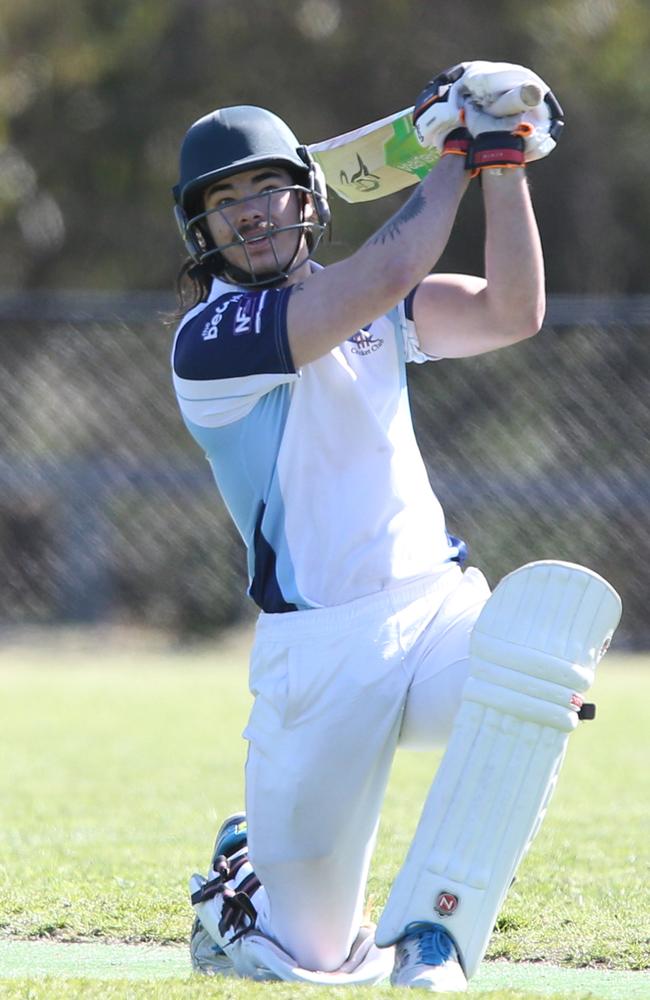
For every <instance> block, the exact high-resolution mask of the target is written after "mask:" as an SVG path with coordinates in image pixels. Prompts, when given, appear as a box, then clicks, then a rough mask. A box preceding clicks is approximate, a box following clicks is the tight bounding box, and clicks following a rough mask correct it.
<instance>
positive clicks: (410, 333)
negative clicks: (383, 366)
mask: <svg viewBox="0 0 650 1000" xmlns="http://www.w3.org/2000/svg"><path fill="white" fill-rule="evenodd" d="M418 288H419V285H416V286H415V288H413V289H412V290H411V291H410V292H409V293H408V295H407V296H406V298H405V299H404V301H403V302H400V304H399V306H398V315H399V321H400V327H401V330H402V338H403V341H404V356H405V359H406V361H413V362H415V364H417V365H421V364H423V363H424V362H425V361H441V360H442V359H441V358H440V357H438V356H437V355H435V354H425V353H424V351H423V350H422V348H421V347H420V341H419V339H418V334H417V330H416V328H415V321H414V319H413V299H414V298H415V293H416V292H417V290H418Z"/></svg>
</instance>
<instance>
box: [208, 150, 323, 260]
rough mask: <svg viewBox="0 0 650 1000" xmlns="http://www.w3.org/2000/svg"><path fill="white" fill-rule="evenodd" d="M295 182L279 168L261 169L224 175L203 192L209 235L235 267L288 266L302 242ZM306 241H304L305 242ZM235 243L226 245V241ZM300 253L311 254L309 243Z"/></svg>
mask: <svg viewBox="0 0 650 1000" xmlns="http://www.w3.org/2000/svg"><path fill="white" fill-rule="evenodd" d="M294 183H295V182H294V181H293V179H292V177H291V175H290V174H289V172H288V171H287V170H284V169H283V168H281V167H272V166H268V167H258V168H256V169H254V170H246V171H244V172H243V173H240V174H234V175H233V176H232V177H226V178H222V179H221V180H219V181H217V182H216V183H215V184H213V185H212V186H211V187H209V188H207V190H206V191H205V194H204V205H205V211H207V212H210V213H211V214H210V215H208V217H207V220H206V221H207V224H208V226H209V228H210V233H211V235H212V238H213V240H214V242H215V244H216V246H217V247H220V248H223V249H222V251H221V252H222V253H223V256H224V257H225V258H226V260H227V261H228V262H229V263H230V264H232V265H233V266H234V267H237V268H240V269H242V270H244V271H251V270H254V271H255V272H256V273H263V272H266V271H269V272H272V271H275V270H278V269H281V268H285V267H286V266H287V265H288V264H289V262H290V261H291V259H292V257H293V256H294V254H295V252H296V249H297V248H298V245H299V243H300V240H301V235H300V230H298V229H284V227H285V226H295V225H296V224H297V223H299V222H300V206H299V201H298V197H299V196H298V192H296V191H289V190H286V188H288V187H290V186H291V185H292V184H294ZM303 242H304V241H303ZM233 243H234V244H235V245H234V246H228V244H233ZM301 252H304V253H305V256H306V255H307V249H306V247H303V250H302V251H301Z"/></svg>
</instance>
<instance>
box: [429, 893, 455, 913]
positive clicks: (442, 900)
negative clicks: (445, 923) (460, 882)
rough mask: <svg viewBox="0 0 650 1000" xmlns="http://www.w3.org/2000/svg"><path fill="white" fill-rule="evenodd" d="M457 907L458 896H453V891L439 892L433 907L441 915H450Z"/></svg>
mask: <svg viewBox="0 0 650 1000" xmlns="http://www.w3.org/2000/svg"><path fill="white" fill-rule="evenodd" d="M457 908H458V896H454V894H453V892H441V893H440V895H439V896H438V898H437V900H436V905H435V907H434V909H435V911H436V913H439V914H440V916H441V917H450V916H451V914H452V913H453V912H454V910H456V909H457Z"/></svg>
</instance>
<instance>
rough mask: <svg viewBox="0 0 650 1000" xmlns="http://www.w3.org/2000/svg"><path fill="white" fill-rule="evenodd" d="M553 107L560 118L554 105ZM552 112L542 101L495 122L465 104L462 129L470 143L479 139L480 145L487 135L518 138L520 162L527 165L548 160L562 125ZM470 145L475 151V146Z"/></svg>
mask: <svg viewBox="0 0 650 1000" xmlns="http://www.w3.org/2000/svg"><path fill="white" fill-rule="evenodd" d="M548 93H549V94H550V91H549V92H548ZM551 96H552V95H551ZM553 100H554V99H553ZM555 106H556V107H557V110H558V112H559V114H561V112H560V108H559V105H557V102H555ZM553 110H554V109H553ZM553 110H552V105H551V103H550V102H549V103H547V102H546V101H543V102H542V103H541V104H538V105H536V106H535V107H533V108H528V109H527V110H526V111H523V112H521V113H520V114H517V115H507V116H506V117H500V118H497V117H495V116H494V115H492V114H489V113H488V112H487V111H485V110H484V109H483V108H481V107H480V106H479V105H478V104H476V103H474V101H471V100H468V101H466V103H465V108H464V112H465V125H466V127H467V129H468V131H469V132H470V134H471V135H472V137H473V138H474V139H477V138H478V137H479V136H482V137H483V142H486V141H487V140H488V133H497V132H498V133H503V132H507V133H510V134H512V135H514V136H518V137H520V138H521V139H522V140H523V154H524V162H525V163H531V162H532V161H533V160H541V159H543V157H545V156H548V154H549V153H552V152H553V150H554V149H555V147H556V145H557V140H558V138H559V134H560V131H561V129H562V127H563V125H564V122H562V121H560V118H559V114H558V115H557V116H555V115H554V114H553ZM493 138H494V136H493ZM472 145H473V147H475V146H476V143H473V144H472Z"/></svg>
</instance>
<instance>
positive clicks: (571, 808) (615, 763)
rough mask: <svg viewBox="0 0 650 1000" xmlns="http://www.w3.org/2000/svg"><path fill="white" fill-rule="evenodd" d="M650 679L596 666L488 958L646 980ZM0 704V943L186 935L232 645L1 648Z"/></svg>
mask: <svg viewBox="0 0 650 1000" xmlns="http://www.w3.org/2000/svg"><path fill="white" fill-rule="evenodd" d="M647 666H648V660H647V659H644V658H641V657H623V656H616V655H614V654H610V655H609V657H608V658H606V660H605V661H604V662H603V664H602V667H601V669H600V675H599V678H598V680H597V682H596V685H595V688H594V691H593V695H594V698H595V700H596V701H597V702H598V708H599V711H598V718H597V721H596V722H594V723H585V724H583V725H582V726H581V727H580V728H579V730H578V732H577V733H576V734H575V735H574V737H573V738H572V741H571V746H570V749H569V754H568V759H567V762H566V765H565V768H564V772H563V775H562V779H561V781H560V786H559V789H558V791H557V793H556V796H555V798H554V800H553V802H552V803H551V808H550V810H549V815H548V817H547V820H546V822H545V825H544V827H543V828H542V832H541V834H540V835H539V837H538V838H537V840H536V842H535V844H534V846H533V849H532V851H531V853H530V855H529V857H528V858H527V859H526V860H525V862H524V864H523V865H522V867H521V869H520V872H519V877H518V881H517V882H516V884H515V886H514V887H513V889H512V891H511V893H510V895H509V897H508V901H507V903H506V906H505V908H504V910H503V911H502V914H501V916H500V918H499V923H498V927H497V930H496V932H495V934H494V936H493V939H492V942H491V945H490V950H489V953H488V954H489V955H490V956H491V957H508V958H511V959H515V960H540V961H541V960H544V961H554V962H559V963H565V964H567V965H575V966H591V967H603V968H612V969H642V968H648V967H649V966H650V926H649V918H648V905H647V895H646V893H647V885H648V882H649V879H648V875H649V873H650V856H649V850H648V844H649V842H650V837H649V836H648V833H649V827H648V803H649V801H650V795H649V791H650V787H649V769H648V737H647V731H646V725H647V723H646V719H647V708H646V706H647V704H648V703H649V702H650V671H648V670H647ZM0 705H1V706H2V716H3V722H2V727H1V728H0V759H1V760H2V762H3V766H2V770H1V772H0V820H1V822H0V890H1V892H0V934H2V935H4V936H15V937H19V938H26V937H49V938H55V939H59V940H84V939H85V940H88V939H93V940H122V941H150V942H155V943H165V942H181V941H183V940H185V938H186V935H187V929H188V926H189V922H190V909H189V905H188V902H187V899H186V881H187V877H188V876H189V875H190V874H191V873H192V871H194V870H199V871H201V870H204V869H205V866H206V860H207V856H208V854H209V852H210V849H211V846H212V839H213V836H214V832H215V829H216V826H217V825H218V823H219V821H220V819H221V817H222V816H223V815H224V813H227V812H229V811H231V810H234V809H237V808H239V807H240V806H241V803H242V767H243V761H244V756H245V744H244V743H243V741H242V740H241V738H240V733H241V730H242V728H243V725H244V721H245V718H246V714H247V710H248V705H249V696H248V693H247V688H246V668H245V657H244V653H243V648H242V647H240V646H238V645H228V644H226V645H224V646H221V647H220V646H217V645H215V647H214V648H202V649H200V650H195V651H187V650H177V651H172V650H168V649H163V648H161V649H158V650H155V649H150V648H140V649H138V648H135V647H132V648H131V647H128V646H126V647H124V648H122V649H115V648H114V647H112V646H111V645H110V644H107V643H104V642H102V641H101V637H99V639H98V640H97V641H95V642H93V643H92V644H90V645H86V646H85V647H81V648H79V647H77V646H73V647H71V648H66V647H65V646H61V645H59V644H52V646H51V647H50V648H47V647H43V646H40V647H38V648H33V649H32V648H24V647H11V646H10V645H7V646H6V647H5V649H4V650H3V651H2V652H1V653H0ZM436 759H437V758H436V755H432V754H414V753H400V754H399V755H398V758H397V761H396V765H395V769H394V772H393V775H392V779H391V784H390V789H389V793H388V797H387V801H386V807H385V811H384V821H383V826H382V830H381V834H380V839H379V844H378V849H377V853H376V857H375V860H374V864H373V868H372V872H371V879H370V884H369V893H370V903H371V909H372V912H373V914H374V915H375V916H376V915H377V913H378V910H379V908H380V906H381V904H382V902H383V900H384V899H385V897H386V895H387V892H388V887H389V884H390V880H391V879H392V877H393V876H394V874H395V872H396V870H397V868H398V865H399V863H400V860H401V858H402V857H403V854H404V852H405V850H406V847H407V845H408V842H409V839H410V836H411V834H412V832H413V829H414V827H415V824H416V822H417V814H418V808H419V805H420V804H421V802H422V800H423V798H424V795H425V793H426V789H427V787H428V783H429V781H430V777H431V774H432V772H433V770H434V768H435V763H436ZM239 985H241V984H238V986H239ZM248 985H249V987H250V984H248ZM11 988H12V989H17V988H19V987H18V985H17V984H16V983H14V986H12V987H11ZM34 988H35V989H36V987H34ZM70 988H71V989H72V987H70ZM111 988H112V987H111ZM130 988H131V987H130ZM207 988H208V987H206V986H205V985H201V984H198V985H193V986H189V985H188V986H183V989H187V990H192V989H195V990H199V991H200V990H205V989H207ZM251 988H252V987H251ZM38 989H39V990H40V989H41V987H40V986H38ZM228 989H234V987H228ZM265 989H266V990H268V987H265ZM299 989H301V990H302V989H305V988H302V987H301V988H299ZM2 995H4V993H3V994H2ZM7 995H8V996H22V995H24V996H28V995H30V994H28V993H24V994H20V993H8V994H7ZM43 995H45V994H43ZM56 995H57V996H66V995H67V994H64V993H60V992H59V993H57V994H56ZM69 995H70V996H72V995H74V994H72V993H70V994H69ZM88 995H93V994H88ZM110 995H111V994H110V993H107V992H105V991H103V992H102V996H104V997H106V996H110ZM120 995H121V996H127V995H133V996H140V995H141V994H138V993H132V994H126V993H122V994H120ZM142 995H144V994H142ZM147 995H152V996H153V995H155V994H147ZM165 995H166V996H171V995H172V994H169V993H167V994H165ZM181 995H183V996H185V995H187V996H193V995H194V994H193V993H191V992H187V993H182V994H179V996H181ZM197 995H201V996H203V995H209V994H208V993H197ZM214 995H219V996H223V997H225V996H229V995H232V996H237V997H239V996H244V995H251V996H253V995H254V994H253V993H249V994H244V993H239V992H233V993H232V994H229V993H227V992H226V993H223V992H219V993H218V994H217V993H215V994H214ZM265 995H272V996H276V997H278V996H280V995H282V994H281V993H280V992H278V990H277V989H274V992H273V993H272V994H267V993H265ZM287 995H289V994H287ZM291 995H292V996H295V995H296V994H295V992H294V993H291ZM300 995H301V996H302V993H301V994H300ZM345 995H346V996H348V995H350V994H349V993H346V994H345ZM377 995H379V994H377ZM33 996H34V997H35V998H36V997H40V996H41V994H40V993H34V994H33Z"/></svg>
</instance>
